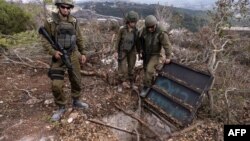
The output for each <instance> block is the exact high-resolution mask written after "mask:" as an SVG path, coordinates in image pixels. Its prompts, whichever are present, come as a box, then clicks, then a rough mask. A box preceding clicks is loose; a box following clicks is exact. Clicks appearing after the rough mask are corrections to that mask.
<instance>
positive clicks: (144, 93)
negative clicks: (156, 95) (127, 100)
mask: <svg viewBox="0 0 250 141" xmlns="http://www.w3.org/2000/svg"><path fill="white" fill-rule="evenodd" d="M148 91H149V87H147V86H143V88H142V91H141V94H140V96H141V97H146V95H147V93H148Z"/></svg>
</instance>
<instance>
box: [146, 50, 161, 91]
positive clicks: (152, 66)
mask: <svg viewBox="0 0 250 141" xmlns="http://www.w3.org/2000/svg"><path fill="white" fill-rule="evenodd" d="M159 60H160V56H159V55H153V56H151V57H150V59H149V60H148V62H146V64H145V66H144V78H143V84H144V86H147V87H150V86H151V85H152V81H153V75H154V73H155V71H156V66H157V65H158V64H159Z"/></svg>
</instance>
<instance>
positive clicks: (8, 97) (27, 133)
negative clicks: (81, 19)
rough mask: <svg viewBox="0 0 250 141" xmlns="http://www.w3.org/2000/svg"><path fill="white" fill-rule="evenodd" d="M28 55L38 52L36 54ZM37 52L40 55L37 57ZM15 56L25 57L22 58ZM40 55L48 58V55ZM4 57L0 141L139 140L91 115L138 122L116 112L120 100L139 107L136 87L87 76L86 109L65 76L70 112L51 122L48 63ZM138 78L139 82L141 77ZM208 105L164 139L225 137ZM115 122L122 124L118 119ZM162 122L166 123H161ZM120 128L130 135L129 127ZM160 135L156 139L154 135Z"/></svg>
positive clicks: (0, 76)
mask: <svg viewBox="0 0 250 141" xmlns="http://www.w3.org/2000/svg"><path fill="white" fill-rule="evenodd" d="M23 54H25V53H23ZM23 56H24V55H23ZM29 57H30V58H33V57H34V56H29ZM10 58H11V56H10ZM37 58H38V57H35V59H37ZM14 60H15V61H20V60H18V59H14ZM39 60H40V61H43V62H45V63H49V58H48V57H44V58H41V59H39ZM0 62H1V67H0V80H1V81H0V93H1V99H0V141H57V140H58V141H59V140H64V141H73V140H74V141H118V140H136V135H132V137H131V138H127V137H125V138H124V139H121V138H119V136H121V134H117V133H116V132H117V131H116V130H115V129H111V128H108V127H106V126H103V125H99V124H95V123H93V122H90V121H89V120H88V119H96V120H99V121H103V122H104V123H106V122H107V121H108V119H110V120H114V119H116V120H118V122H121V123H123V121H124V123H126V122H127V121H131V122H134V120H133V121H132V120H129V119H117V118H113V117H112V116H117V115H119V117H121V112H120V111H119V110H118V109H117V108H116V107H115V105H119V106H120V107H122V108H123V109H125V110H129V111H132V112H135V111H136V110H137V109H138V95H137V94H136V93H135V92H131V91H130V89H126V88H123V91H122V92H118V91H117V90H118V88H117V86H115V85H110V84H108V83H107V82H106V80H105V79H103V78H101V77H98V76H82V88H83V90H82V92H81V94H82V97H81V100H82V101H84V102H86V103H88V104H89V105H90V108H89V109H86V110H79V109H73V108H72V105H71V97H70V84H69V80H68V79H67V77H66V79H65V86H64V92H65V93H66V94H67V96H68V103H67V112H66V113H65V114H64V116H63V117H62V119H61V121H59V122H52V121H51V120H50V117H51V115H52V113H53V112H54V111H55V110H56V109H57V107H56V106H55V104H54V102H53V95H52V93H51V89H50V87H51V85H50V82H51V81H50V79H49V78H48V77H47V69H46V68H39V67H44V66H42V65H41V64H35V63H34V64H33V65H34V67H37V68H31V67H28V66H27V65H22V64H17V63H13V62H11V61H6V59H4V57H1V59H0ZM92 63H93V62H92ZM91 65H93V66H95V68H94V69H95V70H97V71H104V70H108V69H109V68H110V66H108V65H104V64H102V65H101V64H100V63H98V64H91ZM85 68H86V69H85ZM82 69H83V70H87V65H85V66H83V67H82ZM141 73H142V71H140V72H138V73H137V74H138V75H139V76H141ZM137 81H138V82H140V81H141V80H140V78H138V79H137ZM207 108H208V105H203V108H201V109H200V111H198V116H197V119H196V120H194V124H195V123H197V122H201V124H198V125H197V126H195V128H193V129H191V130H188V131H186V132H183V133H181V134H179V135H176V136H174V137H172V138H168V139H165V140H169V141H175V140H178V141H181V140H183V141H196V140H203V141H214V140H223V138H222V136H223V122H220V121H218V120H215V119H214V118H211V117H210V116H209V114H208V112H207V111H206V109H207ZM248 112H249V111H248ZM124 116H125V115H124ZM119 120H120V121H119ZM125 120H126V122H125ZM113 122H114V121H110V122H109V123H110V124H112V123H113ZM118 122H117V123H118ZM156 124H157V122H156ZM114 125H115V126H118V125H117V124H114ZM149 125H151V123H149ZM159 125H160V126H161V124H159ZM191 126H192V125H191ZM123 127H125V125H121V127H120V128H123ZM164 128H165V127H164ZM123 129H125V128H123ZM127 130H130V131H131V132H132V131H133V128H132V129H131V128H128V129H127ZM145 130H146V129H145ZM184 130H185V129H184ZM115 131H116V132H115ZM119 132H120V133H123V134H127V135H129V136H131V135H130V134H128V133H124V132H122V131H119ZM139 132H140V133H141V134H144V135H145V134H146V136H151V135H152V133H151V134H150V133H148V132H144V128H142V129H141V130H140V131H139ZM142 140H143V139H142ZM144 140H148V139H144ZM155 140H157V139H156V138H155Z"/></svg>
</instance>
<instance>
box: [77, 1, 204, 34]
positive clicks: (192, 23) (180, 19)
mask: <svg viewBox="0 0 250 141" xmlns="http://www.w3.org/2000/svg"><path fill="white" fill-rule="evenodd" d="M78 5H79V6H80V7H82V8H84V9H91V10H93V11H96V13H98V14H102V15H108V16H115V17H121V18H122V17H123V16H124V13H126V12H128V11H130V10H134V11H136V12H138V13H139V15H140V17H142V18H144V17H146V16H147V15H151V14H153V15H154V14H155V9H156V7H157V6H158V5H156V4H138V3H128V2H93V1H92V2H83V3H78ZM169 8H171V10H172V12H173V16H172V17H173V18H172V20H171V21H170V24H171V25H172V27H173V28H178V27H185V28H187V29H189V30H190V31H197V30H198V29H199V27H202V26H203V25H206V24H207V19H208V18H207V14H206V12H205V11H198V10H189V9H183V8H175V7H169Z"/></svg>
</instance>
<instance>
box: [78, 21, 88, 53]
mask: <svg viewBox="0 0 250 141" xmlns="http://www.w3.org/2000/svg"><path fill="white" fill-rule="evenodd" d="M76 45H77V47H78V50H79V52H80V53H81V54H82V55H86V48H85V46H84V39H83V35H82V32H81V30H80V27H79V26H78V24H76Z"/></svg>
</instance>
